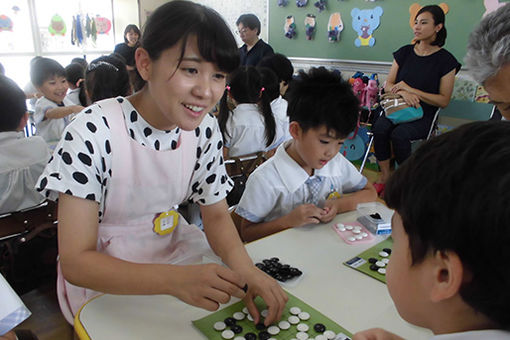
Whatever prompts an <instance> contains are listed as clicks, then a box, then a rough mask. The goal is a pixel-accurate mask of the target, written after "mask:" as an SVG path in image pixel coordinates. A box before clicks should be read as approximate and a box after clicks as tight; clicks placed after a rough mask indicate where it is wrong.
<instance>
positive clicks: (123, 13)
mask: <svg viewBox="0 0 510 340" xmlns="http://www.w3.org/2000/svg"><path fill="white" fill-rule="evenodd" d="M113 18H114V19H113V29H114V33H115V43H116V44H119V43H121V42H124V29H125V28H126V26H127V25H129V24H135V25H137V26H138V27H140V16H139V13H138V0H113Z"/></svg>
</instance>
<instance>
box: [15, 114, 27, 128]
mask: <svg viewBox="0 0 510 340" xmlns="http://www.w3.org/2000/svg"><path fill="white" fill-rule="evenodd" d="M27 122H28V112H25V114H24V115H23V116H21V119H20V120H19V124H18V129H17V130H16V131H23V129H24V128H25V126H26V125H27Z"/></svg>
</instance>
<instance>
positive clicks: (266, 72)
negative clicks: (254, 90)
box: [257, 66, 280, 101]
mask: <svg viewBox="0 0 510 340" xmlns="http://www.w3.org/2000/svg"><path fill="white" fill-rule="evenodd" d="M257 71H258V72H259V75H260V80H261V83H262V86H263V87H264V92H265V93H266V94H267V96H268V97H269V100H271V101H273V100H275V99H276V98H278V97H279V96H280V84H279V82H278V77H277V76H276V73H274V72H273V70H271V69H270V68H268V67H259V66H258V67H257Z"/></svg>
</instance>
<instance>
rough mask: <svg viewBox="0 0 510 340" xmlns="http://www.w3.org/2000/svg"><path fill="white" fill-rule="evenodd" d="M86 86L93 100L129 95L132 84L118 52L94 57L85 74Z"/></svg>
mask: <svg viewBox="0 0 510 340" xmlns="http://www.w3.org/2000/svg"><path fill="white" fill-rule="evenodd" d="M85 86H86V88H87V92H88V94H89V97H90V101H91V102H93V103H94V102H97V101H99V100H102V99H106V98H114V97H117V96H123V97H125V96H128V95H129V94H131V84H130V82H129V74H128V72H127V69H126V64H125V63H124V62H123V61H122V60H121V59H119V58H117V55H116V54H110V55H108V56H101V57H99V58H97V59H94V60H93V61H92V62H91V63H90V64H89V67H88V68H87V72H86V74H85Z"/></svg>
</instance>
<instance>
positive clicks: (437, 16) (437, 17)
mask: <svg viewBox="0 0 510 340" xmlns="http://www.w3.org/2000/svg"><path fill="white" fill-rule="evenodd" d="M425 12H429V13H430V14H432V18H434V25H439V24H443V27H442V28H441V30H439V32H437V34H436V39H435V40H434V41H433V42H432V45H437V46H439V47H442V46H444V44H445V42H446V27H445V23H444V20H445V15H444V11H443V9H442V8H441V7H439V6H438V5H429V6H423V7H422V8H421V9H420V10H419V11H418V13H417V14H416V17H415V19H416V18H418V16H419V15H420V14H422V13H425Z"/></svg>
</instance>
